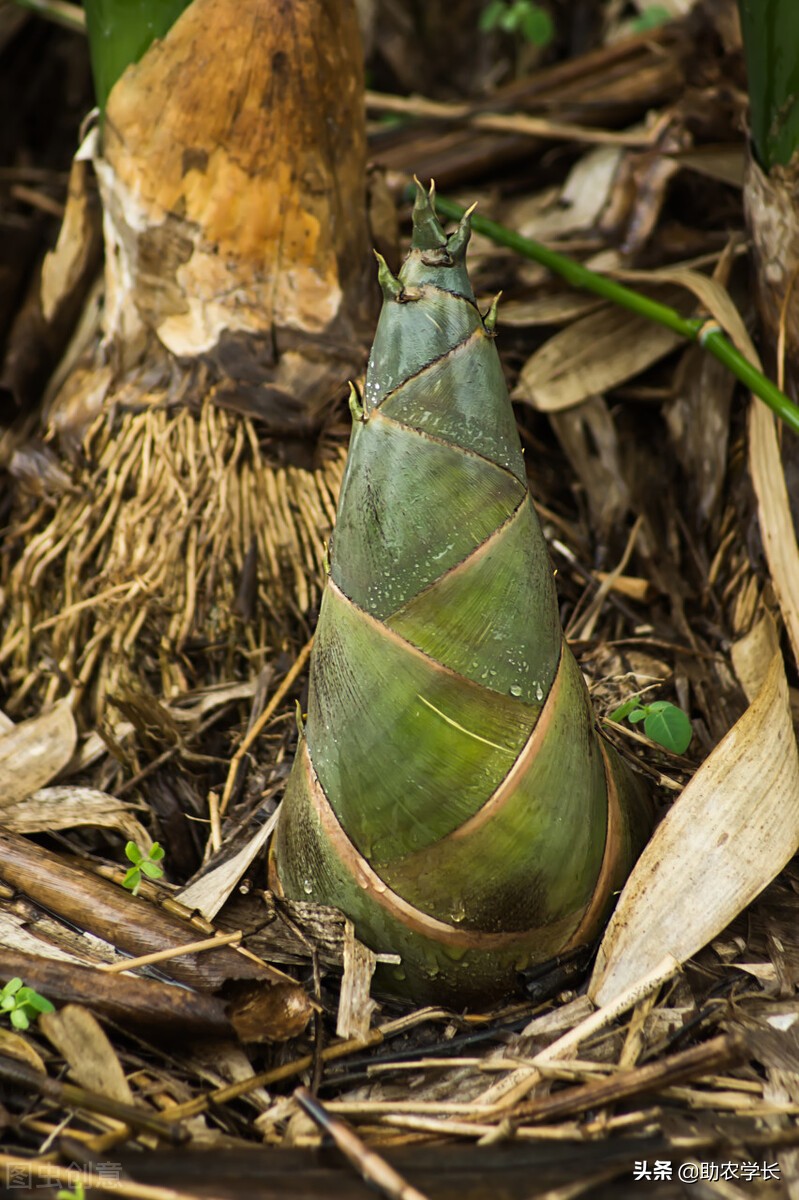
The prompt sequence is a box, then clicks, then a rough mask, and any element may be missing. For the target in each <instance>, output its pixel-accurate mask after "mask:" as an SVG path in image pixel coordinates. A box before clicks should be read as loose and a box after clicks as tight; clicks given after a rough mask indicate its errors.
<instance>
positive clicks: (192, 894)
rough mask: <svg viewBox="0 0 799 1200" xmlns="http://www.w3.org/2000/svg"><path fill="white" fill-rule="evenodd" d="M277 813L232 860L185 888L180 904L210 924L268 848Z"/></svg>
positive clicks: (180, 896)
mask: <svg viewBox="0 0 799 1200" xmlns="http://www.w3.org/2000/svg"><path fill="white" fill-rule="evenodd" d="M278 812H279V809H276V810H275V811H274V812H273V813H272V815H271V817H269V819H268V820H267V821H265V822H264V823H263V825H261V826H260V828H259V829H257V830H256V832H255V833H254V835H253V836H252V837H251V838H250V840H249V841H248V842H247V844H246V845H245V846H243V847H242V848H241V850H239V852H238V854H235V855H234V856H233V858H229V859H227V861H226V862H223V863H220V864H219V866H217V867H214V868H213V869H212V870H210V871H206V872H205V874H204V875H201V876H200V878H199V879H195V880H194V881H193V882H192V883H190V884H189V886H188V887H185V888H182V889H181V890H180V891H179V892H178V893H177V899H178V900H180V902H181V904H185V905H186V907H187V908H192V909H196V911H197V912H199V913H202V915H203V916H204V917H205V919H206V920H207V921H213V919H214V917H215V916H216V914H217V913H218V912H219V910H220V908H221V907H222V905H223V904H224V903H225V901H226V900H227V899H228V897H229V896H230V893H231V892H232V891H233V889H234V887H235V886H236V884H237V883H238V882H239V880H240V879H241V877H242V875H243V874H244V872H245V871H246V870H247V868H248V867H249V866H250V864H251V863H252V862H253V860H254V859H255V857H256V855H257V854H259V853H260V852H261V850H262V849H263V848H264V846H265V845H266V843H267V840H268V838H269V836H270V834H271V833H272V830H273V829H274V828H275V825H276V824H277V816H278Z"/></svg>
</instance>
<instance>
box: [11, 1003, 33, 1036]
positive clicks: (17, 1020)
mask: <svg viewBox="0 0 799 1200" xmlns="http://www.w3.org/2000/svg"><path fill="white" fill-rule="evenodd" d="M11 1024H12V1025H13V1026H14V1028H15V1029H19V1030H20V1032H24V1031H25V1030H26V1029H30V1021H29V1020H28V1018H27V1017H26V1015H25V1011H24V1009H21V1008H15V1009H14V1010H13V1012H12V1013H11Z"/></svg>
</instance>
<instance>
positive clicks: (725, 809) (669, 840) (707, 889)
mask: <svg viewBox="0 0 799 1200" xmlns="http://www.w3.org/2000/svg"><path fill="white" fill-rule="evenodd" d="M797 846H799V753H797V747H796V740H795V737H794V732H793V725H792V721H791V711H790V705H789V700H788V685H787V682H786V678H785V670H784V668H783V662H782V656H781V655H780V654H779V652H777V653H774V654H773V655H772V657H771V662H770V664H769V667H768V671H767V674H766V677H765V680H764V682H763V684H762V687H761V688H760V691H759V692H758V694H757V696H756V698H755V700H754V701H753V703H752V704H751V705H750V707H749V708H748V709H747V710H746V712H745V713H744V714H743V716H742V717H741V718H740V720H739V721H737V722H736V724H735V725H734V726H733V727H732V729H731V730H730V731H729V732H728V733H727V735H726V736H725V737H724V738H723V739H722V741H721V742H720V743H719V745H718V746H717V747H716V749H715V750H714V751H713V753H712V754H711V755H710V757H709V758H708V759H707V760H706V761H705V762H704V763H703V764H702V766H701V767H700V768H699V770H698V771H697V773H696V775H695V776H694V778H693V779H692V780H691V782H690V783H689V784H688V786H687V787H686V788H685V790H684V791H683V793H682V794H681V796H680V797H679V799H678V800H677V802H676V803H675V805H674V807H673V808H672V809H671V811H670V812H669V814H668V816H667V817H666V818H665V820H664V821H663V822H662V824H661V825H660V826H659V828H658V829H657V830H656V832H655V834H654V837H653V838H652V840H651V842H650V843H649V845H648V846H647V848H646V849H645V851H644V853H643V854H642V856H641V858H640V860H639V862H638V864H637V866H636V867H635V868H634V870H633V872H632V874H631V876H630V878H629V880H628V882H627V886H626V887H625V888H624V891H623V892H622V895H621V899H620V901H619V905H618V907H617V909H616V912H615V913H614V916H613V918H612V919H611V922H610V925H609V927H608V930H607V932H606V934H605V937H604V939H603V941H602V945H601V946H600V950H599V955H598V957H597V963H596V967H595V969H594V974H593V977H592V979H591V985H590V988H589V994H590V995H591V997H592V999H593V1000H594V1001H595V1003H597V1004H600V1005H603V1004H607V1003H608V1002H609V1001H610V1000H612V999H613V997H614V996H616V995H617V994H618V993H619V992H621V991H623V990H624V988H626V987H628V986H629V985H630V984H631V983H632V982H633V981H634V980H635V979H637V978H639V977H640V976H642V975H644V974H646V972H647V971H649V970H651V968H652V967H653V966H654V965H655V964H656V963H657V962H659V961H660V960H661V959H662V958H663V957H664V956H665V955H667V954H671V955H673V956H674V958H675V959H676V960H677V961H678V962H681V963H682V962H685V961H686V959H688V958H690V956H691V955H692V954H695V953H696V952H697V951H698V950H700V949H701V948H702V946H704V945H706V944H707V942H709V941H710V940H711V938H713V937H715V936H716V935H717V934H719V933H720V932H721V930H723V929H724V928H725V926H726V925H728V924H729V922H730V921H731V920H732V919H733V918H734V917H735V916H737V914H738V913H739V912H741V911H742V910H743V909H744V908H745V907H746V906H747V904H749V903H750V902H751V901H752V900H753V899H754V898H755V896H757V895H758V893H759V892H761V891H762V890H763V888H764V887H765V886H766V884H768V883H769V882H770V881H771V880H772V879H773V878H774V876H775V875H776V874H777V873H778V872H779V871H780V870H781V869H782V867H784V866H785V864H786V863H787V862H788V860H789V859H790V858H791V857H792V855H793V854H794V853H795V852H796V849H797Z"/></svg>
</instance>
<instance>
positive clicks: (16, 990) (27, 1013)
mask: <svg viewBox="0 0 799 1200" xmlns="http://www.w3.org/2000/svg"><path fill="white" fill-rule="evenodd" d="M54 1011H55V1009H54V1008H53V1006H52V1004H51V1003H50V1001H49V1000H45V998H44V996H40V995H39V993H38V992H35V991H34V990H33V988H32V987H25V984H24V983H23V982H22V980H21V979H20V978H19V977H18V976H15V977H14V978H13V979H9V981H8V983H7V984H6V985H5V987H4V988H3V989H2V991H0V1012H2V1013H8V1016H9V1019H10V1021H11V1024H12V1025H13V1026H14V1028H15V1029H20V1030H23V1029H29V1028H30V1023H31V1021H33V1020H35V1019H36V1017H38V1015H39V1013H46V1012H54Z"/></svg>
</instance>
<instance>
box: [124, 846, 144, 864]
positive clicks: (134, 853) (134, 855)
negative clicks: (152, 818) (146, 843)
mask: <svg viewBox="0 0 799 1200" xmlns="http://www.w3.org/2000/svg"><path fill="white" fill-rule="evenodd" d="M143 857H144V855H143V854H142V852H141V850H140V849H139V847H138V846H137V845H136V843H135V842H126V843H125V858H127V859H129V860H130V862H132V863H133V865H134V866H138V865H139V863H140V862H141V860H142V858H143Z"/></svg>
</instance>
